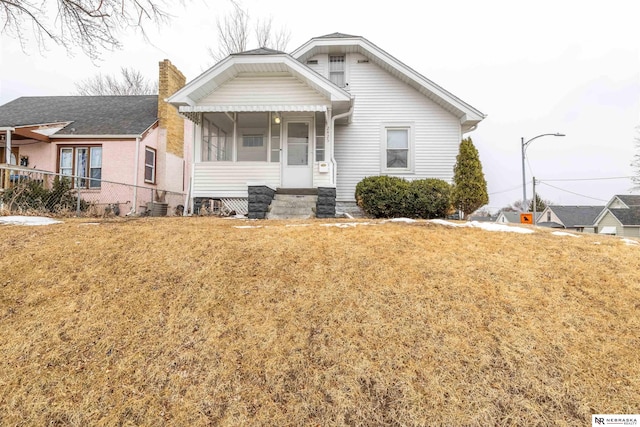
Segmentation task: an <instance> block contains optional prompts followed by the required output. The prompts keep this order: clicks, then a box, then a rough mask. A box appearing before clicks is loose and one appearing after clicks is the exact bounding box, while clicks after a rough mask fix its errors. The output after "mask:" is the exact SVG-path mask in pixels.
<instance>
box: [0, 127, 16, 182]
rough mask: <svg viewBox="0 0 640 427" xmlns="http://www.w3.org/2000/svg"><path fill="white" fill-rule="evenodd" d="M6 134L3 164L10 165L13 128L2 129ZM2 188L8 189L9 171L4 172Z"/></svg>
mask: <svg viewBox="0 0 640 427" xmlns="http://www.w3.org/2000/svg"><path fill="white" fill-rule="evenodd" d="M2 130H4V131H5V132H6V134H7V137H6V139H5V146H4V159H5V162H6V163H7V164H8V165H10V164H11V132H12V131H13V130H14V129H13V128H4V129H2ZM16 160H17V159H16ZM4 174H5V175H4V186H3V188H8V187H9V179H10V175H11V171H10V170H9V169H6V170H5V171H4Z"/></svg>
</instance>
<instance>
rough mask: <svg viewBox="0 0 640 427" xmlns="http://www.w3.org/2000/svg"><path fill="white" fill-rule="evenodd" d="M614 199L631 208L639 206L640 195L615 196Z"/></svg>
mask: <svg viewBox="0 0 640 427" xmlns="http://www.w3.org/2000/svg"><path fill="white" fill-rule="evenodd" d="M614 198H618V199H619V200H620V201H621V202H622V203H624V204H625V205H627V207H629V208H631V207H633V206H640V195H636V194H616V195H615V196H614Z"/></svg>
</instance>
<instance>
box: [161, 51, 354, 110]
mask: <svg viewBox="0 0 640 427" xmlns="http://www.w3.org/2000/svg"><path fill="white" fill-rule="evenodd" d="M255 73H260V74H266V75H269V74H271V75H283V74H287V75H290V76H293V77H294V78H296V79H297V80H298V81H300V82H304V84H305V85H307V86H309V87H310V88H312V89H313V90H314V91H316V92H317V93H319V94H320V95H322V96H323V97H325V98H326V99H327V100H328V101H330V102H331V103H333V106H334V111H336V110H338V109H344V110H345V111H346V110H348V109H349V107H350V106H351V103H352V101H353V100H352V98H351V95H350V94H349V93H348V92H347V91H345V90H344V89H341V88H339V87H338V86H336V85H334V84H333V83H332V82H331V81H330V80H328V79H326V78H324V77H323V76H321V75H320V74H318V73H316V72H315V71H313V70H312V69H311V68H309V67H307V66H306V65H304V64H301V63H300V62H298V61H296V60H295V59H294V58H293V57H291V55H289V54H287V53H282V52H279V51H276V50H272V49H265V48H260V49H254V50H253V51H248V52H241V53H236V54H233V55H229V56H227V57H226V58H225V59H223V60H222V61H220V62H218V63H217V64H215V65H214V66H213V67H211V68H209V69H208V70H207V71H205V72H204V73H202V74H200V75H199V76H198V77H196V78H195V79H193V80H192V81H190V82H189V83H187V84H186V85H185V86H184V87H183V88H181V89H180V90H178V91H177V92H176V93H174V94H173V95H171V96H170V97H169V98H168V99H167V102H169V103H170V104H172V105H174V106H176V107H177V108H178V109H179V111H180V112H181V113H193V112H198V111H210V109H209V107H208V106H199V105H197V103H198V101H200V100H202V99H203V98H205V97H206V96H208V95H210V94H211V93H213V92H214V91H216V90H217V89H218V88H220V87H221V86H222V85H224V84H225V83H226V82H228V81H230V80H232V79H235V78H236V77H238V76H241V75H243V74H245V75H246V74H248V75H251V74H255ZM224 107H225V111H259V110H256V109H255V108H254V107H256V106H250V105H248V106H224ZM263 107H264V108H267V107H266V106H263ZM203 108H204V110H203ZM256 108H257V107H256ZM291 108H293V109H294V110H295V111H319V110H318V109H319V108H320V106H313V105H309V106H284V105H275V104H274V105H270V106H268V109H267V110H266V111H276V110H277V111H289V109H291Z"/></svg>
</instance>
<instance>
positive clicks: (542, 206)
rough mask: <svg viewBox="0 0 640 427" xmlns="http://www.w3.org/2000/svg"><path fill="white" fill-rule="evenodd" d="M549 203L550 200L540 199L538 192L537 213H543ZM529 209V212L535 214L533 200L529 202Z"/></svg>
mask: <svg viewBox="0 0 640 427" xmlns="http://www.w3.org/2000/svg"><path fill="white" fill-rule="evenodd" d="M549 203H550V202H549V201H548V200H544V199H543V198H542V197H540V195H539V194H538V192H536V212H542V211H543V210H545V209H547V206H548V205H549ZM528 209H529V212H533V200H531V201H530V202H529V206H528Z"/></svg>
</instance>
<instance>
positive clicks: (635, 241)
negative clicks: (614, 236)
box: [622, 239, 640, 246]
mask: <svg viewBox="0 0 640 427" xmlns="http://www.w3.org/2000/svg"><path fill="white" fill-rule="evenodd" d="M622 241H623V242H624V244H625V245H627V246H635V245H638V244H640V243H638V241H637V240H631V239H622Z"/></svg>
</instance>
